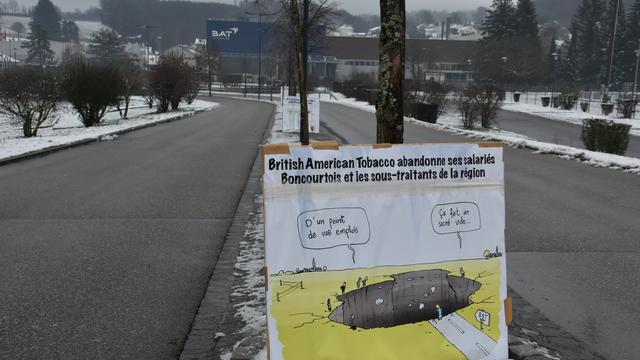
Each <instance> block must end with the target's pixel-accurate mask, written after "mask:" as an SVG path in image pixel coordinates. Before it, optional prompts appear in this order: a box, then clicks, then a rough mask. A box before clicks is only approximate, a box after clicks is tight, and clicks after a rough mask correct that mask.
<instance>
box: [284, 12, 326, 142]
mask: <svg viewBox="0 0 640 360" xmlns="http://www.w3.org/2000/svg"><path fill="white" fill-rule="evenodd" d="M283 5H284V6H283V7H282V10H283V12H284V14H285V16H287V17H288V18H289V21H290V24H291V33H292V38H293V45H294V48H295V60H296V61H295V65H296V70H297V75H298V84H299V86H300V142H301V143H302V145H309V110H308V108H307V90H308V89H307V58H308V55H309V50H310V49H312V48H313V42H312V41H310V40H311V39H313V37H312V36H311V34H321V35H322V32H323V31H325V29H326V26H327V25H329V24H330V23H331V18H332V17H333V16H334V14H335V6H334V5H333V3H332V2H330V1H329V0H315V1H312V0H287V1H284V2H283ZM310 44H311V46H310Z"/></svg>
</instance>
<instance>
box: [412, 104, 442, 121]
mask: <svg viewBox="0 0 640 360" xmlns="http://www.w3.org/2000/svg"><path fill="white" fill-rule="evenodd" d="M440 114H441V111H440V108H439V107H438V104H425V103H419V102H416V103H411V116H413V117H414V118H416V119H418V120H421V121H426V122H428V123H430V124H435V123H436V122H438V117H439V116H440Z"/></svg>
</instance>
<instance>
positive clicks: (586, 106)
mask: <svg viewBox="0 0 640 360" xmlns="http://www.w3.org/2000/svg"><path fill="white" fill-rule="evenodd" d="M590 107H591V104H589V102H588V101H581V102H580V109H582V112H589V108H590Z"/></svg>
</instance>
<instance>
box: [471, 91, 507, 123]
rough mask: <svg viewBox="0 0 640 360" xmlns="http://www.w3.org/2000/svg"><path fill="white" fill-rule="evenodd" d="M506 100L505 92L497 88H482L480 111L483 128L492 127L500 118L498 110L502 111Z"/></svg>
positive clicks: (480, 92)
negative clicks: (497, 118) (501, 108)
mask: <svg viewBox="0 0 640 360" xmlns="http://www.w3.org/2000/svg"><path fill="white" fill-rule="evenodd" d="M504 98H505V92H504V90H502V89H501V88H499V87H497V86H494V85H485V86H483V87H481V88H480V91H479V99H478V100H479V101H478V107H479V109H478V111H479V115H480V122H481V124H482V127H483V128H489V127H491V124H492V123H493V122H494V121H495V119H496V117H497V116H498V110H500V104H501V103H502V101H504Z"/></svg>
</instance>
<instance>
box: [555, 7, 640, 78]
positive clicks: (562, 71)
mask: <svg viewBox="0 0 640 360" xmlns="http://www.w3.org/2000/svg"><path fill="white" fill-rule="evenodd" d="M625 9H626V8H625V4H624V1H623V0H608V1H606V0H583V1H582V3H581V4H580V7H579V8H578V12H577V14H576V15H575V17H574V18H573V21H572V22H571V25H570V33H571V39H570V41H569V42H568V43H567V44H566V46H562V47H560V48H558V49H553V50H552V52H553V53H556V54H557V55H556V56H554V57H553V58H552V61H553V70H554V74H555V75H557V76H558V77H560V78H563V79H564V80H565V81H577V82H578V83H579V84H582V85H586V86H592V87H596V88H597V87H599V86H600V85H601V84H611V85H612V87H614V88H620V87H621V85H622V84H623V83H624V82H633V77H634V72H635V63H636V50H638V49H639V46H640V43H639V42H640V21H638V19H640V0H635V2H634V3H633V5H632V6H631V7H630V8H629V9H628V11H625ZM616 19H617V23H616ZM609 69H611V72H609Z"/></svg>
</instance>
